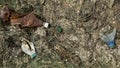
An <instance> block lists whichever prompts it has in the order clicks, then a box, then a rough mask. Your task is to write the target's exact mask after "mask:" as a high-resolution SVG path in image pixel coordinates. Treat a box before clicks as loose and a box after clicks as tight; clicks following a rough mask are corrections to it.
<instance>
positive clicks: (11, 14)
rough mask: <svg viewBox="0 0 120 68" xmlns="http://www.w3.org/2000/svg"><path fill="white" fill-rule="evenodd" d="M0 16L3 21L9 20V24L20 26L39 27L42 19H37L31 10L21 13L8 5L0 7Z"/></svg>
mask: <svg viewBox="0 0 120 68" xmlns="http://www.w3.org/2000/svg"><path fill="white" fill-rule="evenodd" d="M0 18H1V19H2V20H3V21H4V22H6V21H7V22H10V24H11V25H21V26H22V27H39V26H42V25H43V21H42V20H40V19H38V18H37V17H36V16H35V15H34V14H33V13H32V12H29V13H27V14H21V13H18V12H16V11H15V10H13V9H10V8H9V7H8V6H3V7H2V8H1V10H0Z"/></svg>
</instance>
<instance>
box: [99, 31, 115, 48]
mask: <svg viewBox="0 0 120 68" xmlns="http://www.w3.org/2000/svg"><path fill="white" fill-rule="evenodd" d="M115 34H116V29H114V30H113V32H111V33H110V34H108V35H102V36H101V39H102V40H103V41H104V42H106V43H107V45H108V46H109V47H110V48H115Z"/></svg>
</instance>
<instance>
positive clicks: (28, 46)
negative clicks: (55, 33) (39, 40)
mask: <svg viewBox="0 0 120 68" xmlns="http://www.w3.org/2000/svg"><path fill="white" fill-rule="evenodd" d="M21 41H22V46H21V48H22V51H23V52H25V53H26V54H28V55H29V56H30V57H31V58H34V57H36V55H37V54H36V52H35V48H34V44H33V43H32V42H30V41H28V40H27V39H25V38H22V40H21Z"/></svg>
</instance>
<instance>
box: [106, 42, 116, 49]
mask: <svg viewBox="0 0 120 68" xmlns="http://www.w3.org/2000/svg"><path fill="white" fill-rule="evenodd" d="M107 45H108V46H109V47H110V48H115V42H114V41H109V42H107Z"/></svg>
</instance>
